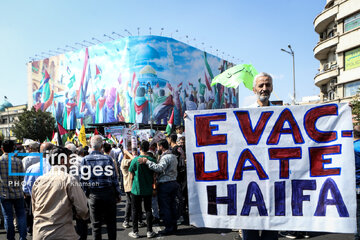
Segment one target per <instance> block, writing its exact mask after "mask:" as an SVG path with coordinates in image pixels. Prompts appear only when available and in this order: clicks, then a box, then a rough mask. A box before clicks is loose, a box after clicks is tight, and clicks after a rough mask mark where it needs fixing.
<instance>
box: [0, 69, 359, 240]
mask: <svg viewBox="0 0 360 240" xmlns="http://www.w3.org/2000/svg"><path fill="white" fill-rule="evenodd" d="M272 90H273V82H272V78H271V76H270V75H269V74H266V73H260V74H259V75H257V76H256V77H255V80H254V85H253V91H254V93H255V95H256V96H257V101H256V102H255V103H254V104H253V105H251V106H250V107H253V108H256V107H266V106H271V105H272V104H271V102H270V101H269V98H270V95H271V92H272ZM1 145H2V148H1V150H2V152H3V154H2V156H1V158H0V170H1V171H0V177H1V181H0V194H1V195H0V201H1V210H2V215H3V219H4V225H5V229H6V232H7V238H8V239H14V236H15V227H14V221H13V219H14V213H15V215H16V220H17V221H16V222H15V223H16V225H17V229H18V231H19V235H20V239H26V236H27V234H32V235H33V239H60V238H61V239H87V235H88V229H89V223H90V224H91V229H92V235H93V238H94V239H101V233H102V231H101V230H102V226H103V225H106V228H107V234H108V237H109V239H116V234H117V230H116V216H117V211H118V209H117V203H119V202H120V201H121V197H122V196H125V197H126V207H125V216H124V221H123V223H122V226H123V227H124V228H130V227H132V231H131V232H129V234H128V235H129V237H131V238H139V237H140V234H139V228H140V227H145V226H146V228H147V229H146V236H147V237H148V238H153V237H155V236H157V235H158V234H160V235H172V234H174V233H176V231H177V226H178V224H179V222H185V223H188V221H189V219H188V217H189V216H188V215H189V214H188V207H187V203H188V198H187V185H186V184H187V177H186V154H185V151H186V149H185V137H184V133H183V127H182V126H178V127H177V128H176V134H175V133H173V134H170V135H168V136H167V138H166V139H161V140H159V141H157V142H153V141H152V142H149V141H146V140H143V141H139V144H138V145H137V146H136V144H135V145H134V144H132V142H131V141H129V142H128V144H126V146H125V147H124V146H123V145H113V146H111V145H110V144H108V143H106V142H104V140H103V138H102V137H101V136H100V135H95V136H93V137H92V138H91V141H90V146H91V147H90V148H89V147H84V148H83V147H77V146H75V145H74V144H73V143H71V142H67V143H65V146H64V147H59V146H54V145H52V144H51V143H43V144H41V145H40V144H39V143H37V142H35V141H32V140H29V141H26V142H25V143H24V144H23V146H24V147H25V150H26V152H27V153H28V154H27V156H26V157H25V158H23V159H21V160H20V156H17V155H16V154H14V149H15V144H14V142H12V141H10V140H6V141H4V142H2V144H1ZM354 149H355V162H356V169H357V170H356V171H357V172H356V175H357V179H356V185H357V193H358V194H357V201H358V202H357V203H358V204H359V199H360V197H359V196H360V194H359V192H360V191H359V189H360V181H359V176H360V173H359V169H360V154H359V153H360V127H359V126H355V128H354ZM41 159H43V160H44V161H41ZM24 172H25V176H24V174H19V173H24ZM143 211H145V214H143ZM359 216H360V209H359V208H358V209H357V217H358V220H357V224H358V230H359V225H360V224H359ZM143 220H145V222H144V221H143ZM74 221H75V224H73V223H74ZM158 223H162V224H163V226H164V227H165V228H164V230H163V231H161V232H158V233H155V232H154V231H153V227H152V226H153V224H158ZM279 235H281V236H284V237H287V238H292V239H295V238H308V237H309V234H308V233H307V232H278V231H269V230H262V231H259V230H253V229H242V230H239V236H237V238H239V239H244V240H277V239H278V236H279ZM355 239H359V235H358V234H356V235H355Z"/></svg>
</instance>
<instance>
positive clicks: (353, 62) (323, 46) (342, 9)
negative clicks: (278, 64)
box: [314, 0, 360, 102]
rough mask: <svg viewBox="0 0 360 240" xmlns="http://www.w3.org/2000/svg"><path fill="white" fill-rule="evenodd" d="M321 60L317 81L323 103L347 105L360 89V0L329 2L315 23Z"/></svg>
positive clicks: (315, 53) (330, 0)
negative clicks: (345, 103) (343, 103)
mask: <svg viewBox="0 0 360 240" xmlns="http://www.w3.org/2000/svg"><path fill="white" fill-rule="evenodd" d="M314 28H315V32H316V33H318V34H319V42H318V43H317V45H316V46H315V48H314V56H315V58H316V59H317V60H319V61H320V67H319V72H318V73H317V74H316V76H315V78H314V82H315V85H316V86H317V87H319V88H320V99H321V101H322V102H348V101H350V100H351V99H352V98H353V97H354V95H356V93H357V91H358V89H359V87H360V0H326V4H325V7H324V10H323V11H322V12H321V13H320V14H319V15H317V16H316V18H315V20H314Z"/></svg>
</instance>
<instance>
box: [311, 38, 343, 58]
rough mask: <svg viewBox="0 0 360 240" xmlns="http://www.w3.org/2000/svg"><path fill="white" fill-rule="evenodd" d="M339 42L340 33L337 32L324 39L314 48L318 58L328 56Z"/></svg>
mask: <svg viewBox="0 0 360 240" xmlns="http://www.w3.org/2000/svg"><path fill="white" fill-rule="evenodd" d="M338 43H339V38H338V35H337V34H335V36H334V37H332V38H328V39H326V40H324V41H321V42H319V43H318V44H317V45H316V46H315V48H314V56H315V58H316V59H317V60H323V59H326V58H327V55H328V54H329V52H330V50H331V47H334V46H336V45H337V44H338Z"/></svg>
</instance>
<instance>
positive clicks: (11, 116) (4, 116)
mask: <svg viewBox="0 0 360 240" xmlns="http://www.w3.org/2000/svg"><path fill="white" fill-rule="evenodd" d="M26 108H27V105H26V104H23V105H18V106H13V105H12V104H11V103H10V102H9V101H7V100H6V99H4V101H3V103H1V104H0V133H1V134H0V135H2V137H3V138H4V139H11V140H16V137H15V136H14V135H13V133H12V131H11V127H12V126H13V125H14V120H16V119H17V117H18V116H19V115H20V114H21V113H23V112H24V111H25V109H26Z"/></svg>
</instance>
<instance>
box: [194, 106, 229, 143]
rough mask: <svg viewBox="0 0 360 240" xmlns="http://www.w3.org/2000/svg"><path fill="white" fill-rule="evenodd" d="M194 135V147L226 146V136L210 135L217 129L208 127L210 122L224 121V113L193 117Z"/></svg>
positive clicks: (212, 126) (215, 126) (211, 126)
mask: <svg viewBox="0 0 360 240" xmlns="http://www.w3.org/2000/svg"><path fill="white" fill-rule="evenodd" d="M194 118H195V135H196V145H197V146H198V147H203V146H208V145H218V144H226V140H227V135H226V134H218V135H214V134H212V131H214V130H217V129H218V125H210V122H211V121H224V120H226V114H225V113H216V114H207V115H199V116H195V117H194Z"/></svg>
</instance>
